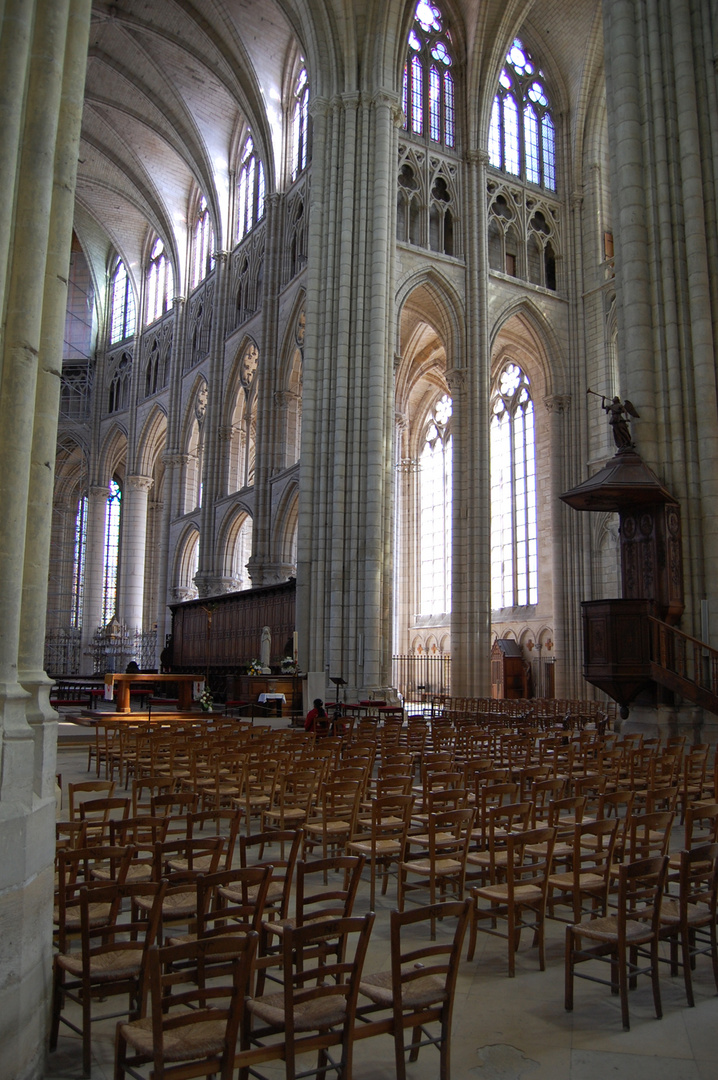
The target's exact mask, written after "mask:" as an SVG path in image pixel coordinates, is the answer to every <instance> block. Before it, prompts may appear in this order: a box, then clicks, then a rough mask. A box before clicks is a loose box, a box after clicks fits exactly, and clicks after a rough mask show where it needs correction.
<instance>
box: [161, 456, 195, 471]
mask: <svg viewBox="0 0 718 1080" xmlns="http://www.w3.org/2000/svg"><path fill="white" fill-rule="evenodd" d="M188 461H189V454H172V453H167V454H163V455H162V462H163V464H164V466H165V468H166V469H176V468H181V466H182V465H186V464H187V462H188Z"/></svg>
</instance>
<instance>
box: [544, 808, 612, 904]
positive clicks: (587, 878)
mask: <svg viewBox="0 0 718 1080" xmlns="http://www.w3.org/2000/svg"><path fill="white" fill-rule="evenodd" d="M617 830H618V821H617V820H616V818H612V819H609V818H604V819H603V820H601V821H588V822H586V823H585V824H576V825H575V826H574V835H573V841H572V844H571V847H572V852H571V858H570V870H567V871H566V872H565V873H561V874H551V875H550V876H549V879H548V887H549V897H548V911H549V918H551V919H554V918H556V914H555V911H556V905H557V904H569V905H570V907H571V910H572V916H573V917H572V921H573V922H574V923H579V922H580V921H581V919H582V918H583V916H584V914H586V909H585V908H584V902H585V901H588V902H590V913H591V914H595V913H596V911H597V910H600V913H601V915H605V914H606V911H607V905H608V890H609V887H610V884H611V866H612V865H613V857H614V848H615V844H616V834H617ZM554 894H557V895H556V896H555V895H554Z"/></svg>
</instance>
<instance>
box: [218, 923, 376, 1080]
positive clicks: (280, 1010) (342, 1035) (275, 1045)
mask: <svg viewBox="0 0 718 1080" xmlns="http://www.w3.org/2000/svg"><path fill="white" fill-rule="evenodd" d="M373 925H374V913H373V912H369V913H367V914H366V915H364V916H363V917H362V918H334V919H330V920H328V921H327V920H325V921H323V922H320V923H306V924H304V925H302V926H287V927H286V929H285V933H284V935H283V940H282V952H281V958H280V959H281V973H282V985H281V990H279V991H278V992H276V993H271V994H267V995H263V994H258V996H256V997H253V998H248V999H247V1001H246V1009H245V1011H246V1020H245V1023H244V1024H242V1025H241V1031H240V1039H241V1046H240V1051H239V1053H238V1054H237V1055H236V1057H235V1062H234V1064H235V1067H237V1068H238V1069H239V1076H240V1078H244V1077H246V1076H247V1075H248V1072H247V1070H248V1069H249V1068H250V1066H251V1065H253V1064H254V1063H255V1062H261V1061H271V1060H283V1061H284V1075H285V1077H286V1080H295V1078H296V1077H297V1075H298V1074H297V1057H298V1056H299V1055H300V1054H305V1053H310V1052H314V1051H316V1053H317V1073H318V1074H319V1075H320V1076H322V1077H323V1076H324V1074H325V1072H326V1069H327V1066H328V1055H327V1051H328V1049H329V1048H330V1047H332V1046H338V1047H339V1048H340V1060H339V1062H338V1070H339V1073H340V1075H341V1077H342V1078H344V1080H350V1077H351V1074H352V1049H353V1043H354V1027H355V1023H356V1005H357V998H358V995H359V983H360V979H361V974H362V969H363V965H364V958H365V956H366V951H367V947H368V944H369V937H370V935H371V931H372V927H373ZM327 936H330V937H331V938H332V940H335V941H338V942H339V945H338V948H337V949H336V950H335V951H333V952H331V953H328V952H327V948H326V942H327ZM311 1071H313V1070H310V1072H311ZM300 1075H302V1076H305V1075H307V1073H306V1072H305V1071H302V1073H301V1074H300Z"/></svg>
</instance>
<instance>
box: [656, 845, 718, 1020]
mask: <svg viewBox="0 0 718 1080" xmlns="http://www.w3.org/2000/svg"><path fill="white" fill-rule="evenodd" d="M678 883H679V884H678V896H677V897H670V898H666V897H664V900H663V903H662V905H661V916H660V928H659V937H660V939H661V940H663V941H669V942H670V945H671V959H670V963H671V973H672V974H674V975H675V974H676V973H677V970H678V946H679V945H680V949H681V966H682V967H683V980H684V983H685V988H686V1001H687V1002H688V1004H689V1005H690V1006H693V1005H694V1004H695V1001H694V997H693V980H692V978H691V971H692V969H693V968H694V967H695V961H696V957H697V956H710V958H711V962H712V965H713V979H714V981H715V985H716V990H717V991H718V940H717V937H716V921H717V919H718V912H717V900H718V843H715V842H714V843H710V844H703V845H701V846H700V847H694V848H691V849H689V850H686V851H682V852H681V853H680V867H679V871H678Z"/></svg>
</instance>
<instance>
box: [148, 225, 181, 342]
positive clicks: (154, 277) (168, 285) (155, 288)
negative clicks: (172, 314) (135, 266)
mask: <svg viewBox="0 0 718 1080" xmlns="http://www.w3.org/2000/svg"><path fill="white" fill-rule="evenodd" d="M173 286H174V277H173V274H172V267H171V265H170V261H169V259H168V258H167V252H166V251H165V246H164V244H163V243H162V241H161V240H160V238H159V237H158V238H157V239H156V240H155V242H154V244H153V245H152V253H151V255H150V262H149V266H148V267H147V310H146V313H145V325H146V326H149V324H150V323H153V322H155V320H156V319H159V318H160V316H161V315H164V313H165V312H166V311H167V306H168V303H169V297H170V293H171V292H172V290H173Z"/></svg>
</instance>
